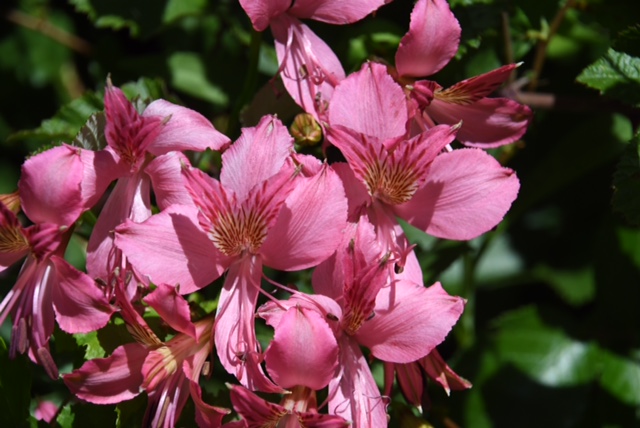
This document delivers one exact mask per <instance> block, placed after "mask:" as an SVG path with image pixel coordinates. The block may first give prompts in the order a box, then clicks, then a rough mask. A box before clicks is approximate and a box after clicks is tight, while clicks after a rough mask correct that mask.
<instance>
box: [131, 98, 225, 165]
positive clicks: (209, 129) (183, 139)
mask: <svg viewBox="0 0 640 428" xmlns="http://www.w3.org/2000/svg"><path fill="white" fill-rule="evenodd" d="M142 117H144V118H154V119H158V120H161V121H162V122H163V123H164V125H163V126H161V128H160V132H159V133H158V134H157V135H152V136H150V137H148V138H152V141H151V142H150V143H148V144H149V145H148V147H147V150H148V151H149V152H150V153H152V154H154V155H161V154H164V153H168V152H171V151H182V150H195V151H204V150H206V149H211V150H223V149H224V148H225V147H226V146H228V145H229V143H230V140H229V138H228V137H227V136H225V135H223V134H221V133H220V132H218V131H217V130H216V129H215V128H214V127H213V125H212V124H211V122H209V121H208V120H207V119H206V118H205V117H204V116H202V115H201V114H200V113H198V112H196V111H194V110H191V109H188V108H186V107H181V106H178V105H175V104H172V103H170V102H169V101H165V100H155V101H154V102H152V103H151V104H149V106H148V107H147V108H146V109H145V110H144V112H143V113H142ZM146 144H147V142H146V141H145V143H143V145H146Z"/></svg>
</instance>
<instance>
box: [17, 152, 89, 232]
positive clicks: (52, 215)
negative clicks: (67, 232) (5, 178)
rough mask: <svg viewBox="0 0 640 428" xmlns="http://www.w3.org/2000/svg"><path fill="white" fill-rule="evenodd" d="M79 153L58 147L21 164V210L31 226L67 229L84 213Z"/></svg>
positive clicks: (81, 169) (81, 166) (82, 167)
mask: <svg viewBox="0 0 640 428" xmlns="http://www.w3.org/2000/svg"><path fill="white" fill-rule="evenodd" d="M79 152H80V150H79V149H75V148H72V147H70V146H59V147H54V148H52V149H49V150H47V151H44V152H42V153H40V154H37V155H35V156H33V157H31V158H29V159H27V161H26V162H25V163H24V165H23V166H22V176H21V178H20V184H19V188H20V198H21V200H22V209H23V210H24V212H25V214H26V215H27V216H28V217H29V219H30V220H31V221H33V222H34V223H52V224H57V225H60V226H70V225H71V224H72V223H73V222H74V221H76V220H77V218H78V217H79V216H80V214H81V213H82V211H83V210H84V208H85V207H84V203H83V199H82V191H81V185H82V179H83V169H84V165H83V163H82V160H81V158H80V153H79Z"/></svg>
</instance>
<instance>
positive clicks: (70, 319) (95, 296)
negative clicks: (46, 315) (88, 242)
mask: <svg viewBox="0 0 640 428" xmlns="http://www.w3.org/2000/svg"><path fill="white" fill-rule="evenodd" d="M51 262H52V263H53V266H54V269H55V275H56V286H55V287H53V290H52V297H53V308H54V310H55V312H56V319H57V321H58V325H59V326H60V328H61V329H62V330H64V331H66V332H67V333H88V332H91V331H95V330H98V329H100V328H102V327H104V326H105V325H106V324H107V323H108V322H109V320H110V319H111V314H113V312H115V308H113V307H112V306H111V305H109V302H108V301H107V299H106V297H105V295H104V292H103V290H101V289H100V288H98V286H97V284H96V282H95V281H94V280H93V279H91V278H90V277H89V276H88V275H86V274H84V273H83V272H80V271H79V270H77V269H75V268H74V267H73V266H71V265H70V264H69V263H67V262H66V261H65V260H64V259H61V258H60V257H56V256H53V257H51Z"/></svg>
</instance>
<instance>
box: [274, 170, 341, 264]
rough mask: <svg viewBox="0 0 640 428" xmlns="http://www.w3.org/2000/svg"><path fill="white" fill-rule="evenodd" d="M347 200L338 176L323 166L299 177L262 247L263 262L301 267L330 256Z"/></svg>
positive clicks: (339, 230) (335, 245)
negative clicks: (313, 173) (308, 174)
mask: <svg viewBox="0 0 640 428" xmlns="http://www.w3.org/2000/svg"><path fill="white" fill-rule="evenodd" d="M346 220H347V199H346V197H345V195H344V189H343V187H342V182H341V181H340V178H339V177H338V175H337V174H336V173H335V172H334V171H333V170H332V169H330V168H329V167H328V166H326V165H325V167H324V168H323V169H322V170H321V171H320V172H319V173H317V174H316V175H314V176H312V177H299V178H297V179H296V181H295V188H294V189H293V192H291V194H289V196H288V197H287V199H286V201H285V205H284V206H283V207H282V208H281V210H280V214H279V216H278V218H277V221H276V223H275V225H274V226H273V227H272V228H271V229H270V230H269V234H268V236H267V239H266V241H265V242H264V244H263V245H262V247H261V254H262V255H263V257H264V258H263V260H264V263H265V265H267V266H269V267H273V268H276V269H281V270H300V269H305V268H307V267H310V266H313V265H317V264H318V263H320V262H321V261H322V260H324V259H326V258H327V257H329V256H330V255H331V254H332V253H333V252H334V251H335V249H336V248H337V246H338V244H339V243H340V240H341V239H342V232H343V229H344V228H345V227H346Z"/></svg>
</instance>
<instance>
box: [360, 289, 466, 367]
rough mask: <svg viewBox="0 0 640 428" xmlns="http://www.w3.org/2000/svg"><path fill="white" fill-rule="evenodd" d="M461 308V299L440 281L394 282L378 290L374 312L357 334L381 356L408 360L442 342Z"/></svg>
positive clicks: (462, 302) (398, 361) (429, 350)
mask: <svg viewBox="0 0 640 428" xmlns="http://www.w3.org/2000/svg"><path fill="white" fill-rule="evenodd" d="M463 309H464V299H462V298H460V297H456V296H451V295H449V294H448V293H447V292H446V291H444V290H443V289H442V287H441V286H440V284H439V283H436V284H434V285H432V286H431V287H428V288H425V287H422V286H420V285H417V284H412V283H407V282H404V281H400V282H396V283H395V284H394V285H392V286H390V287H387V288H384V289H382V290H381V291H380V293H378V297H377V299H376V308H375V316H374V317H373V318H371V319H370V320H368V321H365V323H364V324H363V326H362V327H361V328H360V330H358V333H357V334H356V337H357V339H358V342H359V343H360V344H362V345H364V346H366V347H368V348H369V349H371V353H372V354H373V355H374V356H375V357H376V358H378V359H380V360H383V361H389V362H393V363H409V362H412V361H415V360H417V359H419V358H422V357H424V356H425V355H427V354H428V353H429V352H431V350H432V349H433V348H435V347H436V345H438V344H439V343H440V342H442V341H443V340H444V338H445V337H446V336H447V334H448V333H449V331H450V330H451V328H452V327H453V325H454V324H455V323H456V321H458V318H459V317H460V314H461V313H462V311H463Z"/></svg>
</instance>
